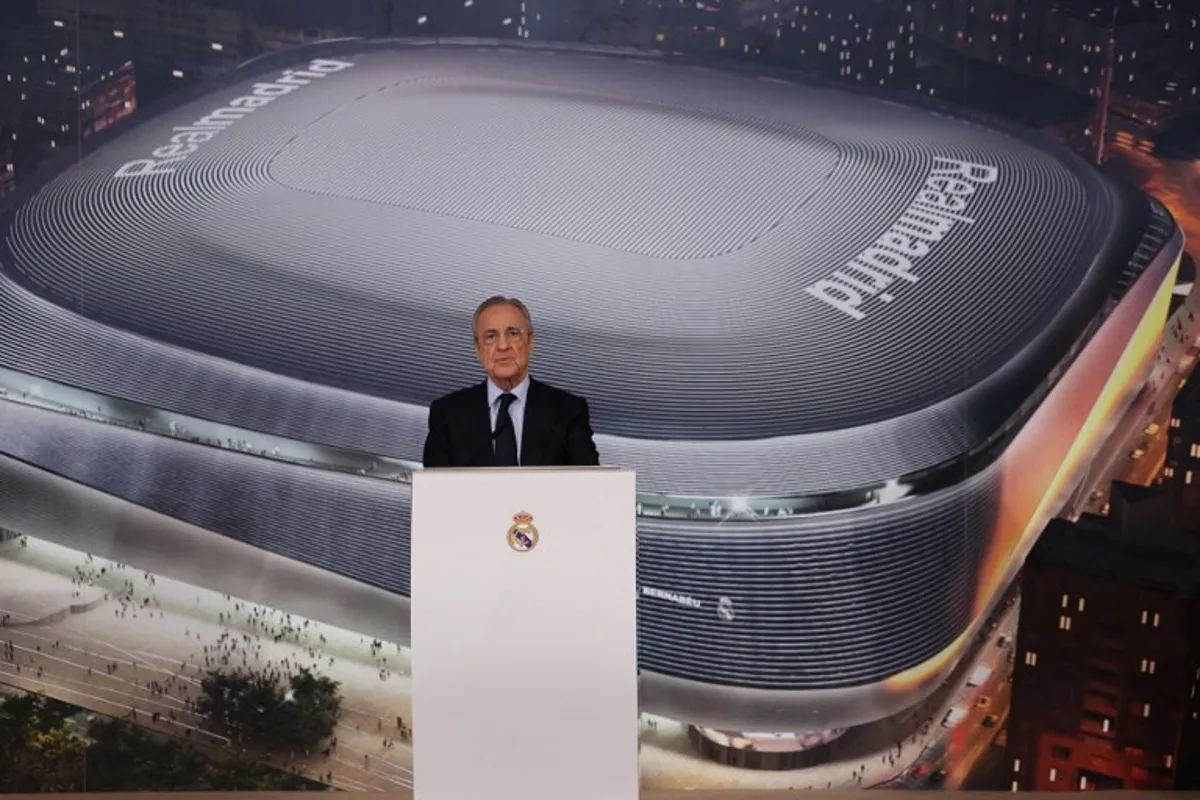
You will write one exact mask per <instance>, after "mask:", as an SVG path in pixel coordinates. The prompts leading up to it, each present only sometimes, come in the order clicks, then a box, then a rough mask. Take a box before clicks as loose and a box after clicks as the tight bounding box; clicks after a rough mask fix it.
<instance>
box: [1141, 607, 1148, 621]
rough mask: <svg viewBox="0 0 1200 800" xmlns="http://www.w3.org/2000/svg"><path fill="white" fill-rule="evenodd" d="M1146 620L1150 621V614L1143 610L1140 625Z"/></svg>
mask: <svg viewBox="0 0 1200 800" xmlns="http://www.w3.org/2000/svg"><path fill="white" fill-rule="evenodd" d="M1148 619H1150V612H1149V611H1147V610H1146V609H1144V608H1143V609H1142V624H1143V625H1145V624H1146V621H1147V620H1148Z"/></svg>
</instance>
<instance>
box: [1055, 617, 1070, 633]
mask: <svg viewBox="0 0 1200 800" xmlns="http://www.w3.org/2000/svg"><path fill="white" fill-rule="evenodd" d="M1058 629H1059V630H1060V631H1069V630H1071V618H1070V617H1059V618H1058Z"/></svg>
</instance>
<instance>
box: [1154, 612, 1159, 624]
mask: <svg viewBox="0 0 1200 800" xmlns="http://www.w3.org/2000/svg"><path fill="white" fill-rule="evenodd" d="M1159 620H1160V617H1159V616H1158V612H1157V611H1155V612H1154V627H1156V628H1157V627H1158V623H1159Z"/></svg>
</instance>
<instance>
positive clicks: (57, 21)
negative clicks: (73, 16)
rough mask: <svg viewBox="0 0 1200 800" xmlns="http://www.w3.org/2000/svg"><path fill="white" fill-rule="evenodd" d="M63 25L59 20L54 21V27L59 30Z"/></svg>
mask: <svg viewBox="0 0 1200 800" xmlns="http://www.w3.org/2000/svg"><path fill="white" fill-rule="evenodd" d="M64 24H65V23H64V22H63V21H62V20H61V19H56V20H54V27H56V28H61V27H63V25H64Z"/></svg>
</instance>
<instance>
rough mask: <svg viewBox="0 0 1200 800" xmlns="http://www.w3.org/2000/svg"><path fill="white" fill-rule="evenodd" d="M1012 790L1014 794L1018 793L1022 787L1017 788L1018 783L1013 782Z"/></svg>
mask: <svg viewBox="0 0 1200 800" xmlns="http://www.w3.org/2000/svg"><path fill="white" fill-rule="evenodd" d="M1012 790H1013V791H1014V792H1016V791H1020V787H1019V786H1017V782H1016V781H1013V782H1012Z"/></svg>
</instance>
